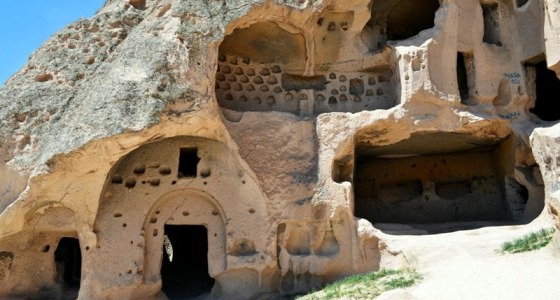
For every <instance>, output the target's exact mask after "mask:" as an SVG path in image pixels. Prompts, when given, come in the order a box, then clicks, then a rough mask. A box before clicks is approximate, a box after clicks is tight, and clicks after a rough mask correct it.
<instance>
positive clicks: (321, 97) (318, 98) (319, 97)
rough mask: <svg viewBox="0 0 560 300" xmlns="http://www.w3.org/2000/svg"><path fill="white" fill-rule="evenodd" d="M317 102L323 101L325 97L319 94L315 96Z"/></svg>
mask: <svg viewBox="0 0 560 300" xmlns="http://www.w3.org/2000/svg"><path fill="white" fill-rule="evenodd" d="M317 100H319V101H325V96H323V95H321V94H319V95H317Z"/></svg>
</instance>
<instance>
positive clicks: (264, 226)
mask: <svg viewBox="0 0 560 300" xmlns="http://www.w3.org/2000/svg"><path fill="white" fill-rule="evenodd" d="M559 9H560V4H559V3H558V1H552V0H480V1H478V0H421V1H420V0H355V1H345V0H265V1H263V0H233V1H198V0H108V1H107V2H106V4H105V5H104V6H103V7H102V8H101V9H100V10H99V11H98V12H97V14H96V15H95V16H94V17H93V18H91V19H81V20H78V21H76V22H74V23H72V24H70V25H69V26H67V27H66V28H64V29H63V30H62V31H60V32H59V33H57V34H55V35H54V36H53V37H52V38H50V39H49V40H48V41H47V42H46V43H45V44H44V45H43V46H41V48H40V49H38V50H37V51H36V52H35V53H33V54H32V56H31V57H30V59H29V61H28V63H27V64H26V65H25V67H24V68H23V69H22V70H21V71H19V72H18V73H16V74H15V75H14V76H12V77H11V78H10V79H9V80H8V81H7V83H6V85H5V86H3V87H2V88H1V89H0V107H1V109H0V122H1V127H0V143H1V144H0V158H1V159H2V162H1V163H0V175H1V178H2V180H1V181H0V212H1V214H0V296H5V297H37V298H48V297H51V298H65V297H68V298H71V297H76V296H78V297H79V298H80V299H138V298H141V297H147V298H157V297H164V294H166V295H167V296H169V297H170V298H173V297H188V296H193V295H194V294H196V293H198V292H200V293H209V296H210V297H214V298H223V299H243V298H251V297H259V295H269V294H270V295H284V294H296V293H300V292H305V291H308V290H310V289H312V288H319V287H320V286H322V285H323V284H325V283H328V282H331V281H333V280H336V279H338V278H340V277H342V276H345V275H349V274H355V273H363V272H367V271H375V270H378V269H379V268H380V267H381V266H382V265H383V263H384V261H386V260H389V259H390V256H391V255H392V254H390V253H388V252H387V251H386V246H387V245H386V244H385V243H384V242H383V241H380V239H379V235H378V230H379V227H378V224H379V225H382V223H398V224H407V225H410V226H412V227H415V228H419V229H422V230H424V232H425V233H426V234H430V233H433V232H441V231H449V230H454V228H474V227H480V226H486V225H488V224H525V223H528V222H530V221H532V220H534V219H535V218H537V217H539V216H543V215H546V216H549V215H553V216H554V217H555V218H556V222H557V225H559V226H560V221H558V213H559V211H560V192H559V191H558V190H559V189H560V177H559V174H558V172H560V171H559V170H560V168H559V166H560V161H559V158H558V157H557V155H555V153H558V152H559V151H560V146H559V145H560V127H558V125H555V124H556V121H558V120H559V119H560V111H558V110H557V109H555V104H554V103H555V102H556V101H557V99H556V98H558V96H557V95H558V92H560V80H559V78H558V76H560V10H559ZM164 241H165V242H164ZM164 243H165V247H164V246H163V245H164Z"/></svg>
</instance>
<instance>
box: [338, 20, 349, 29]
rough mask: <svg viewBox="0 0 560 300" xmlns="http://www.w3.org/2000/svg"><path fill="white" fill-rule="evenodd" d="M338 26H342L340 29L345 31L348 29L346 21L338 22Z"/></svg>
mask: <svg viewBox="0 0 560 300" xmlns="http://www.w3.org/2000/svg"><path fill="white" fill-rule="evenodd" d="M340 28H342V30H344V31H346V30H348V28H349V27H348V23H347V22H342V23H340Z"/></svg>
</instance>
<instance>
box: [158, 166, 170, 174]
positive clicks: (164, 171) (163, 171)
mask: <svg viewBox="0 0 560 300" xmlns="http://www.w3.org/2000/svg"><path fill="white" fill-rule="evenodd" d="M159 173H160V174H161V175H169V174H171V168H170V167H169V166H166V165H164V166H161V167H160V168H159Z"/></svg>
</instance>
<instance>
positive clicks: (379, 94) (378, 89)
mask: <svg viewBox="0 0 560 300" xmlns="http://www.w3.org/2000/svg"><path fill="white" fill-rule="evenodd" d="M381 95H383V89H382V88H377V96H381Z"/></svg>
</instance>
